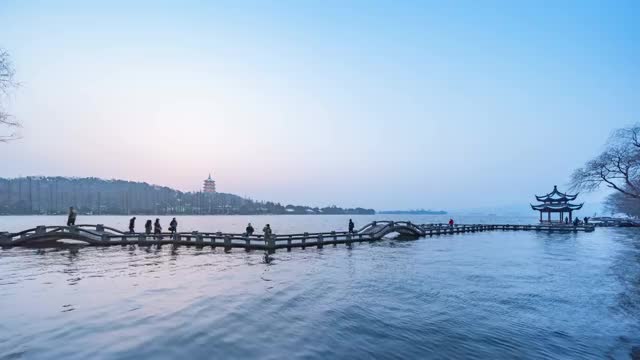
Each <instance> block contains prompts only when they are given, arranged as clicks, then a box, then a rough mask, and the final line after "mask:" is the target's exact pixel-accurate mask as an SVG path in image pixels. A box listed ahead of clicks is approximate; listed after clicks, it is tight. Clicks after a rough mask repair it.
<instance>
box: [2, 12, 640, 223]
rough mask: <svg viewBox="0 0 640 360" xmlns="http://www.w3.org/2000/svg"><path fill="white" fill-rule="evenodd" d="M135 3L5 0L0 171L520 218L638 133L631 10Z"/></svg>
mask: <svg viewBox="0 0 640 360" xmlns="http://www.w3.org/2000/svg"><path fill="white" fill-rule="evenodd" d="M130 3H131V2H125V1H110V2H104V3H99V4H96V3H93V2H92V3H86V2H81V1H60V2H55V3H54V2H50V3H46V2H37V1H12V0H10V1H3V2H1V3H0V24H2V25H0V29H1V30H2V31H0V47H2V48H5V49H6V50H7V51H9V53H10V54H11V57H12V61H13V63H14V66H15V69H16V78H17V80H18V81H19V82H20V83H21V86H20V88H19V89H17V91H15V93H14V94H12V95H11V96H10V97H9V98H8V99H7V100H8V103H7V104H8V110H9V111H10V112H11V113H12V114H13V115H14V116H15V117H16V118H17V119H18V120H20V121H21V122H22V123H23V125H24V128H23V129H22V130H21V134H22V139H20V140H18V141H15V142H11V143H9V144H4V145H0V146H1V147H2V153H1V154H0V161H2V163H3V165H4V166H3V167H2V168H1V169H0V177H18V176H35V175H46V176H76V177H99V178H107V179H111V178H116V179H123V180H131V181H142V182H147V183H151V184H157V185H163V186H169V187H172V188H176V189H178V190H182V191H196V190H199V189H200V188H201V186H202V181H203V180H204V179H205V178H206V177H207V175H208V174H209V173H212V175H213V177H214V178H215V180H216V182H217V187H218V190H219V191H221V192H227V193H233V194H237V195H241V196H246V197H251V198H253V199H259V200H271V201H278V202H281V203H292V204H304V205H311V206H326V205H331V204H335V205H338V206H343V207H355V206H361V207H365V208H374V209H376V210H404V209H416V208H430V209H433V210H439V209H444V210H457V209H473V208H490V207H505V206H506V207H508V206H513V205H516V204H524V205H526V206H528V205H527V204H528V203H529V202H533V200H534V197H533V195H534V194H538V195H540V194H544V193H547V192H549V191H550V190H551V189H552V188H553V185H558V186H559V187H560V188H561V190H565V191H567V190H568V187H567V186H566V184H567V182H568V180H569V177H570V175H571V173H572V172H573V170H574V169H575V168H577V167H580V166H581V165H582V164H583V163H584V162H585V161H587V160H589V159H591V158H592V157H593V156H594V155H597V154H598V153H599V152H600V151H601V150H602V148H603V145H604V143H605V142H606V140H607V138H608V137H609V134H610V133H611V131H613V130H614V129H616V128H620V127H623V126H626V125H629V124H632V123H635V122H638V121H639V118H638V114H640V82H639V81H638V80H640V67H638V64H640V45H639V44H640V25H638V23H637V19H638V17H639V15H640V4H639V3H637V2H633V1H620V2H615V3H611V4H606V6H605V4H603V3H599V2H593V1H580V2H567V3H563V4H557V3H545V4H543V3H539V2H518V3H504V2H501V3H499V2H486V3H483V4H480V3H476V2H472V1H461V2H457V3H456V4H455V5H454V4H447V5H438V4H435V3H423V2H410V1H409V2H376V3H371V2H361V1H353V2H339V1H329V2H322V3H312V2H293V1H291V2H290V1H281V2H277V3H270V4H266V3H263V2H245V1H241V2H216V3H215V4H205V3H202V2H199V1H183V2H173V1H167V2H161V3H156V2H151V1H139V2H135V5H132V4H130ZM604 193H605V192H598V193H593V194H585V195H584V196H581V201H585V202H587V204H588V206H589V207H588V208H589V209H591V208H592V207H595V206H598V207H599V205H596V204H597V202H598V201H600V200H601V199H602V198H603V195H604ZM585 207H586V206H585ZM525 211H526V209H525ZM532 214H533V212H532Z"/></svg>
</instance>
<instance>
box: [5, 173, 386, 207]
mask: <svg viewBox="0 0 640 360" xmlns="http://www.w3.org/2000/svg"><path fill="white" fill-rule="evenodd" d="M70 206H73V207H75V208H76V209H77V211H78V212H79V213H81V214H95V215H99V214H101V215H126V214H158V215H171V214H176V215H177V214H192V215H215V214H230V215H234V214H240V215H254V214H278V215H279V214H298V215H307V214H308V215H334V214H375V211H374V210H373V209H363V208H355V209H343V208H340V207H337V206H328V207H323V208H319V207H310V206H300V205H282V204H280V203H276V202H271V201H255V200H252V199H246V198H243V197H240V196H237V195H233V194H226V193H204V192H182V191H178V190H175V189H171V188H169V187H165V186H157V185H151V184H147V183H144V182H132V181H124V180H104V179H99V178H68V177H43V176H29V177H20V178H12V179H7V178H0V214H2V215H27V214H66V213H67V212H68V210H69V207H70Z"/></svg>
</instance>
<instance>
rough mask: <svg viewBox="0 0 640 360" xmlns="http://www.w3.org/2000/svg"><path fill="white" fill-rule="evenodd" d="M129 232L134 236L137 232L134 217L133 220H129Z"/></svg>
mask: <svg viewBox="0 0 640 360" xmlns="http://www.w3.org/2000/svg"><path fill="white" fill-rule="evenodd" d="M129 232H130V233H132V234H133V233H134V232H136V217H135V216H134V217H132V218H131V219H130V220H129Z"/></svg>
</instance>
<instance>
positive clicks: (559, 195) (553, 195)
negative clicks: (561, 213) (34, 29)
mask: <svg viewBox="0 0 640 360" xmlns="http://www.w3.org/2000/svg"><path fill="white" fill-rule="evenodd" d="M577 197H578V194H575V195H569V194H567V193H563V192H560V191H558V186H557V185H554V186H553V191H551V192H550V193H548V194H546V195H542V196H539V195H536V200H538V201H565V202H566V201H572V200H575V199H576V198H577Z"/></svg>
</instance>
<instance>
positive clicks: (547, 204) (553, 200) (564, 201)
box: [531, 185, 584, 223]
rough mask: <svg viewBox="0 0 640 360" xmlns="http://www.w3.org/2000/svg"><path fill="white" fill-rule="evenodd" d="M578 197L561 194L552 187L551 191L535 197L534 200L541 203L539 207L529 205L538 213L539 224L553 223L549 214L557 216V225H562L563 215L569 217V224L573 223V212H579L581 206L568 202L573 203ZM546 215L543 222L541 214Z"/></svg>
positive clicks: (556, 188) (576, 195)
mask: <svg viewBox="0 0 640 360" xmlns="http://www.w3.org/2000/svg"><path fill="white" fill-rule="evenodd" d="M577 197H578V194H575V195H569V194H565V193H561V192H560V191H558V186H556V185H554V186H553V191H552V192H550V193H548V194H546V195H543V196H538V195H536V200H538V201H539V202H541V203H542V204H539V205H531V208H532V209H533V210H536V211H539V212H540V222H541V223H542V222H549V223H552V222H555V221H553V220H551V213H558V214H559V217H558V219H559V221H558V222H559V223H562V222H563V220H564V218H565V215H567V214H568V215H569V223H571V222H573V212H574V211H575V210H580V209H581V208H582V205H584V203H582V204H571V203H570V202H569V201H574V200H575V199H576V198H577ZM545 212H546V213H547V220H546V221H545V220H543V217H542V213H545Z"/></svg>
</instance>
